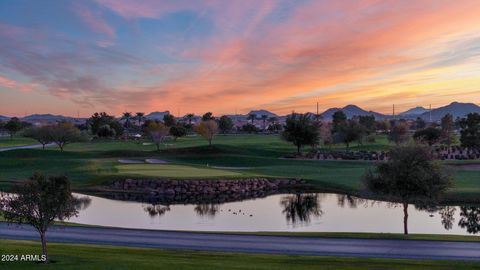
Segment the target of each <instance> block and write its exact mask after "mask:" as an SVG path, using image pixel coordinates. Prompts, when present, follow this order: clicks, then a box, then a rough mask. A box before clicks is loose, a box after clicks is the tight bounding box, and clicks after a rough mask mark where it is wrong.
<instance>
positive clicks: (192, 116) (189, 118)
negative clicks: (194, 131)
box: [185, 113, 195, 126]
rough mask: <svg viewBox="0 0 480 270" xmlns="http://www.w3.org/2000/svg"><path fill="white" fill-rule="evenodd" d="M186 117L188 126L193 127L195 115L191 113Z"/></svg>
mask: <svg viewBox="0 0 480 270" xmlns="http://www.w3.org/2000/svg"><path fill="white" fill-rule="evenodd" d="M185 117H186V118H187V120H188V124H189V125H190V126H191V125H192V120H193V118H194V117H195V114H193V113H189V114H187V115H186V116H185Z"/></svg>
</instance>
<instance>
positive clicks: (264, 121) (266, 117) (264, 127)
mask: <svg viewBox="0 0 480 270" xmlns="http://www.w3.org/2000/svg"><path fill="white" fill-rule="evenodd" d="M267 119H268V115H266V114H262V121H263V130H265V129H266V128H267V125H266V122H267Z"/></svg>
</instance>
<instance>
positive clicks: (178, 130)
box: [170, 124, 187, 141]
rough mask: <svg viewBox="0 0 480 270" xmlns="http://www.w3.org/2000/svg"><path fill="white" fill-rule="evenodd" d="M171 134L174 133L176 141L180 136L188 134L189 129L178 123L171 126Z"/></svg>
mask: <svg viewBox="0 0 480 270" xmlns="http://www.w3.org/2000/svg"><path fill="white" fill-rule="evenodd" d="M170 135H172V136H173V138H174V140H175V141H176V140H177V139H178V138H180V137H185V136H187V129H186V128H185V127H184V126H182V125H178V124H177V125H175V126H173V127H171V128H170Z"/></svg>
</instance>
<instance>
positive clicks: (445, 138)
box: [441, 114, 455, 151]
mask: <svg viewBox="0 0 480 270" xmlns="http://www.w3.org/2000/svg"><path fill="white" fill-rule="evenodd" d="M441 127H442V143H444V144H446V145H447V146H448V148H449V149H448V151H450V146H451V145H452V144H453V143H455V121H454V120H453V116H452V115H451V114H446V115H445V116H444V117H442V120H441Z"/></svg>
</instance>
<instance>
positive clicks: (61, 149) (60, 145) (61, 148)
mask: <svg viewBox="0 0 480 270" xmlns="http://www.w3.org/2000/svg"><path fill="white" fill-rule="evenodd" d="M58 147H60V151H62V152H63V144H61V143H59V144H58Z"/></svg>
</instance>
